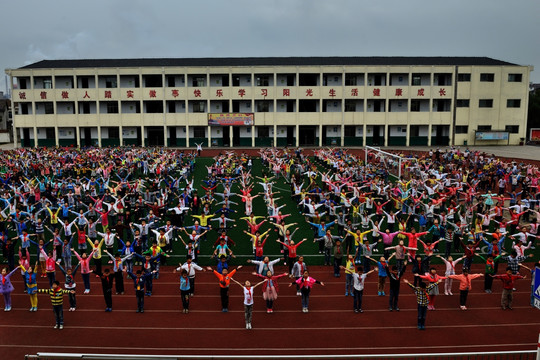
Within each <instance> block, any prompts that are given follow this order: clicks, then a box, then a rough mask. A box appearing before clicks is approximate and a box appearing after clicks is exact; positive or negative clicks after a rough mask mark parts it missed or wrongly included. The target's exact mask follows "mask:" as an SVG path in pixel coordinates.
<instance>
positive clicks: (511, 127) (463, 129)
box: [455, 125, 519, 134]
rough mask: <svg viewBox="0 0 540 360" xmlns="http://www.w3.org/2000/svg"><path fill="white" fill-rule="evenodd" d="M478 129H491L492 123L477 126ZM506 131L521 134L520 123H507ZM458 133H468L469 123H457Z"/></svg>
mask: <svg viewBox="0 0 540 360" xmlns="http://www.w3.org/2000/svg"><path fill="white" fill-rule="evenodd" d="M476 130H477V131H491V130H492V128H491V125H478V127H477V128H476ZM504 131H508V132H509V133H510V134H519V125H506V126H505V127H504ZM455 133H456V134H468V133H469V126H468V125H457V126H456V131H455Z"/></svg>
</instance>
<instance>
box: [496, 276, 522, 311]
mask: <svg viewBox="0 0 540 360" xmlns="http://www.w3.org/2000/svg"><path fill="white" fill-rule="evenodd" d="M490 276H491V277H492V278H495V279H500V280H501V281H502V283H503V291H502V294H501V308H502V309H503V310H506V309H510V310H512V309H513V308H512V302H513V301H514V283H515V281H516V280H517V279H525V278H526V276H522V275H520V274H519V273H518V274H513V270H512V268H511V267H510V266H509V267H507V268H506V273H505V274H502V275H490Z"/></svg>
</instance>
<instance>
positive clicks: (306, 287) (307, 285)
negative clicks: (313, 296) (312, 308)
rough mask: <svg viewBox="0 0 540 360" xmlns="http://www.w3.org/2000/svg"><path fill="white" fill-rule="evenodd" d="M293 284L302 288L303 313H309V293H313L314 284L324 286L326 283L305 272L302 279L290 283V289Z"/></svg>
mask: <svg viewBox="0 0 540 360" xmlns="http://www.w3.org/2000/svg"><path fill="white" fill-rule="evenodd" d="M293 284H296V285H298V286H299V287H300V293H301V294H302V312H305V313H307V312H309V309H308V307H309V293H310V292H311V288H312V287H313V285H314V284H320V285H322V286H324V283H323V282H322V281H319V280H315V279H314V278H312V277H311V276H309V273H308V272H307V270H306V271H304V274H303V275H302V277H301V278H299V279H298V280H295V281H293V282H292V283H290V284H289V287H291V286H292V285H293Z"/></svg>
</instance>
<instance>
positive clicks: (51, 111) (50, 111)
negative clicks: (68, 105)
mask: <svg viewBox="0 0 540 360" xmlns="http://www.w3.org/2000/svg"><path fill="white" fill-rule="evenodd" d="M43 105H44V106H45V114H54V105H53V103H52V102H46V103H43Z"/></svg>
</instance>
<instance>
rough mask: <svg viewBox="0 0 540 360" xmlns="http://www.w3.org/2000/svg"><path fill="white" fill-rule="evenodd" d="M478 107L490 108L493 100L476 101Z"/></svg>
mask: <svg viewBox="0 0 540 360" xmlns="http://www.w3.org/2000/svg"><path fill="white" fill-rule="evenodd" d="M478 107H481V108H492V107H493V99H480V100H478Z"/></svg>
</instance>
